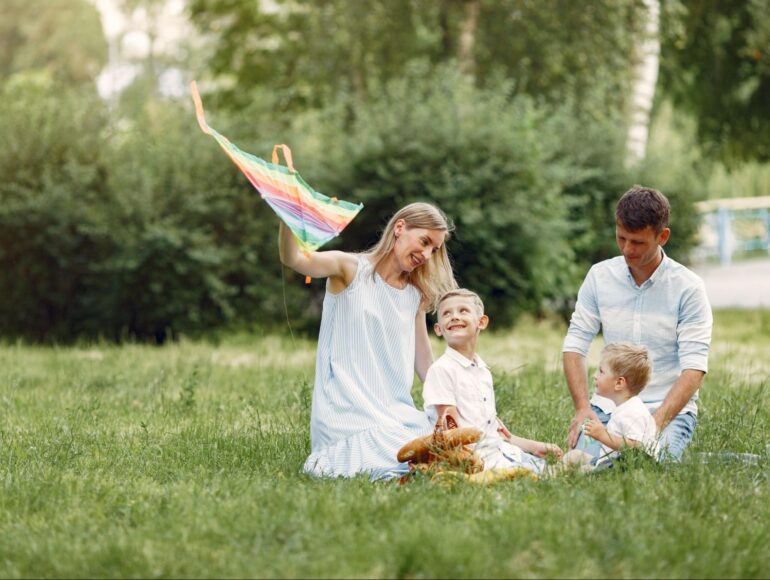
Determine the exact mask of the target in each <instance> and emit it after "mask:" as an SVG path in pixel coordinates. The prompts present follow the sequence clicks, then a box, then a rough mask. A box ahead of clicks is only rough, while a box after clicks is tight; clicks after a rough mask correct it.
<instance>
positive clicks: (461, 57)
mask: <svg viewBox="0 0 770 580" xmlns="http://www.w3.org/2000/svg"><path fill="white" fill-rule="evenodd" d="M480 9H481V0H465V1H464V2H463V12H464V13H463V20H462V24H461V27H460V46H459V50H458V53H457V60H458V61H459V64H460V71H461V72H462V73H463V74H465V75H467V76H469V77H471V78H473V77H474V76H475V75H476V55H475V54H474V48H475V44H476V29H477V28H478V23H479V10H480Z"/></svg>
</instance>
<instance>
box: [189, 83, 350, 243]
mask: <svg viewBox="0 0 770 580" xmlns="http://www.w3.org/2000/svg"><path fill="white" fill-rule="evenodd" d="M190 88H191V89H192V96H193V101H195V113H196V115H197V116H198V124H199V125H200V127H201V129H202V130H203V132H204V133H207V134H208V135H211V136H212V137H214V139H216V140H217V142H218V143H219V144H220V145H221V146H222V149H224V150H225V153H227V154H228V155H229V156H230V159H232V160H233V163H235V164H236V165H237V166H238V168H239V169H240V170H241V171H243V173H244V174H245V175H246V177H247V178H248V179H249V181H250V182H251V184H252V185H253V186H254V187H255V188H256V189H257V191H258V192H259V194H260V195H261V196H262V199H264V200H265V201H266V202H267V203H268V204H269V205H270V207H272V208H273V211H274V212H275V213H276V214H277V215H278V217H279V218H281V219H282V220H283V221H284V223H285V224H286V225H287V226H289V228H290V229H291V231H292V233H293V234H294V236H295V237H296V238H297V242H298V243H299V246H300V249H302V251H304V252H311V251H313V250H317V249H318V248H320V247H321V246H323V245H324V244H325V243H326V242H328V241H329V240H331V239H332V238H334V237H336V236H338V235H339V233H340V232H341V231H342V230H344V229H345V227H347V225H348V224H349V223H350V222H351V221H352V220H353V218H354V217H356V215H357V214H358V212H359V211H361V208H362V207H363V204H360V203H359V204H355V203H350V202H347V201H340V200H338V199H337V198H336V197H327V196H325V195H324V194H322V193H318V192H317V191H315V190H314V189H313V188H312V187H310V186H309V185H308V184H307V183H305V180H304V179H302V177H300V175H299V173H297V172H296V171H295V170H294V165H293V163H292V160H291V150H290V149H289V148H288V147H287V146H286V145H276V146H275V147H273V157H272V161H273V162H272V163H268V162H267V161H264V160H262V159H260V158H259V157H255V156H254V155H251V154H250V153H246V152H245V151H241V150H240V149H238V148H237V147H236V146H235V145H233V144H232V143H230V141H228V140H227V138H226V137H224V136H223V135H220V134H219V133H217V132H216V131H215V130H214V129H212V128H211V127H209V126H208V124H207V123H206V117H205V116H204V114H203V103H202V102H201V97H200V94H199V93H198V87H197V86H196V84H195V81H193V82H192V83H191V84H190ZM279 149H282V150H283V155H284V158H285V159H286V167H284V166H283V165H278V150H279Z"/></svg>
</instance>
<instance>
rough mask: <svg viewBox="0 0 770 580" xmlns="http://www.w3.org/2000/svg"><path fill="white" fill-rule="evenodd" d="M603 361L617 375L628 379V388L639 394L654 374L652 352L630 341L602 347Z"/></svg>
mask: <svg viewBox="0 0 770 580" xmlns="http://www.w3.org/2000/svg"><path fill="white" fill-rule="evenodd" d="M602 361H603V362H604V364H605V365H606V366H607V370H608V371H609V372H610V373H611V374H612V375H614V376H616V377H623V378H624V379H626V385H628V390H629V391H631V392H632V393H633V394H634V395H638V394H639V393H640V392H641V391H642V389H644V387H646V386H647V383H648V382H649V381H650V376H651V375H652V360H650V353H649V352H648V351H647V349H646V348H645V347H643V346H640V345H638V344H632V343H630V342H613V343H610V344H608V345H607V346H605V347H604V348H603V349H602Z"/></svg>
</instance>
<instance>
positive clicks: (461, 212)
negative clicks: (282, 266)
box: [302, 65, 574, 325]
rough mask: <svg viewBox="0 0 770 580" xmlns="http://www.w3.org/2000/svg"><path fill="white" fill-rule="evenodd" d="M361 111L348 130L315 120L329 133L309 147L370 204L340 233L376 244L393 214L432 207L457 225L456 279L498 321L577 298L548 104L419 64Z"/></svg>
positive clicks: (331, 183) (336, 180)
mask: <svg viewBox="0 0 770 580" xmlns="http://www.w3.org/2000/svg"><path fill="white" fill-rule="evenodd" d="M341 109H344V108H341ZM353 110H354V116H353V118H354V120H353V121H352V122H350V123H349V125H348V126H347V127H345V122H346V117H345V115H344V114H343V113H342V112H339V114H334V113H330V114H329V115H328V116H326V117H323V116H321V117H318V116H317V117H314V119H315V121H316V122H318V123H319V124H323V129H322V130H321V134H322V135H323V137H321V138H319V137H318V135H316V136H313V137H312V138H308V139H306V140H305V141H304V142H303V147H302V151H303V154H305V155H308V156H310V157H312V158H314V159H324V160H325V163H326V166H327V168H328V167H329V166H333V167H334V171H331V172H330V171H324V172H320V171H319V172H318V173H319V174H321V175H323V179H322V180H321V182H322V184H323V187H324V188H326V189H328V190H329V191H333V192H334V194H335V195H338V196H339V197H345V198H350V199H351V200H354V201H358V202H363V203H364V205H365V209H364V210H363V212H362V213H361V214H360V216H359V217H357V218H356V220H355V221H354V222H353V224H352V225H351V226H350V227H349V229H348V230H347V231H346V232H345V234H344V242H345V244H346V247H348V248H350V249H358V250H360V249H363V248H366V247H368V246H370V245H371V244H373V243H374V242H375V241H376V239H377V238H378V236H379V233H380V231H381V229H382V227H383V226H384V224H385V222H386V221H387V219H388V218H389V216H390V215H392V214H393V212H394V211H395V210H397V209H398V208H399V207H401V206H403V205H405V204H407V203H410V202H413V201H417V200H424V201H430V202H432V203H435V204H436V205H438V206H439V207H440V208H442V209H443V210H444V211H445V212H446V213H447V215H448V216H449V217H450V218H451V219H453V221H454V222H455V224H456V226H457V231H456V233H455V235H454V239H453V241H452V242H451V243H450V246H449V249H450V253H451V256H452V258H453V262H454V267H455V271H456V274H457V277H458V281H459V283H460V284H461V285H463V286H468V287H470V288H473V289H475V290H476V291H478V292H479V293H480V294H481V295H482V296H483V297H484V298H485V299H486V302H487V305H488V310H489V312H490V315H491V316H492V318H493V320H495V322H496V323H498V324H500V325H504V324H508V323H510V322H511V321H513V320H515V319H516V317H517V316H518V315H519V314H521V313H522V312H527V311H529V312H532V311H534V312H539V311H542V309H543V308H544V306H545V303H546V301H547V300H548V299H550V298H552V297H554V296H559V295H560V294H561V293H562V292H563V291H564V290H565V289H567V290H568V291H571V288H572V286H573V284H571V279H572V278H573V277H574V276H573V274H574V272H573V269H572V268H571V263H572V260H573V254H572V251H571V249H570V247H569V244H568V243H567V232H568V226H567V222H566V219H565V218H566V211H565V209H566V208H565V204H564V202H563V199H562V191H563V187H562V184H561V182H560V180H559V178H558V177H559V174H558V172H557V171H555V170H554V167H553V166H551V165H549V162H551V161H552V160H553V148H554V143H555V139H554V138H550V137H548V136H544V135H543V133H542V129H543V127H544V125H545V124H546V121H547V116H548V111H547V110H546V109H543V108H540V107H538V106H537V105H536V104H535V103H534V102H533V101H532V100H531V99H529V98H528V97H524V96H518V97H513V96H512V87H511V85H510V84H504V83H500V84H499V85H497V86H496V87H493V88H487V89H479V88H475V87H473V86H472V85H471V84H470V83H469V82H468V81H467V80H466V79H464V78H463V77H462V76H460V75H459V74H458V73H456V72H453V69H450V68H447V69H441V70H439V71H438V72H434V73H430V72H429V71H428V70H426V69H425V68H423V67H421V66H419V65H416V66H415V67H414V69H413V70H412V71H411V74H410V75H408V76H407V77H405V78H404V79H401V80H398V81H393V82H390V83H389V84H388V85H387V86H386V87H384V88H383V90H382V91H381V92H380V93H379V95H378V96H377V97H376V98H374V99H373V100H372V101H371V102H369V103H367V104H358V105H353ZM303 128H304V126H303ZM302 134H307V131H304V130H303V131H302ZM554 165H558V166H559V167H561V166H562V165H563V160H557V161H554ZM563 170H566V169H563ZM324 174H325V175H324Z"/></svg>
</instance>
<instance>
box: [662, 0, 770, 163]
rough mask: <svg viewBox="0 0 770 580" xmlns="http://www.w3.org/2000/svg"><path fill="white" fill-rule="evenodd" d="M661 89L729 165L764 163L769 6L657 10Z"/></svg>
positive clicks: (769, 131)
mask: <svg viewBox="0 0 770 580" xmlns="http://www.w3.org/2000/svg"><path fill="white" fill-rule="evenodd" d="M663 7H664V13H663V17H662V31H661V34H662V40H663V46H662V51H663V54H664V55H665V58H663V59H662V60H661V76H660V84H661V86H662V89H663V92H664V93H665V94H666V95H667V96H668V97H669V98H673V99H674V102H675V103H676V104H677V105H678V106H680V107H682V108H684V109H685V110H687V111H691V112H693V113H694V114H695V116H696V118H697V119H698V127H699V138H700V140H702V141H704V142H708V143H710V144H711V146H712V148H713V150H714V151H715V152H716V153H717V154H718V155H719V156H720V157H721V158H722V159H723V160H724V161H725V162H727V163H728V164H733V163H736V162H740V161H742V160H749V159H756V160H760V161H767V160H768V159H770V115H768V103H770V66H769V65H768V62H770V60H769V59H770V54H769V53H768V46H770V2H768V0H748V1H741V2H719V1H718V0H694V1H690V2H682V1H680V0H670V1H668V2H665V3H664V4H663Z"/></svg>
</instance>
